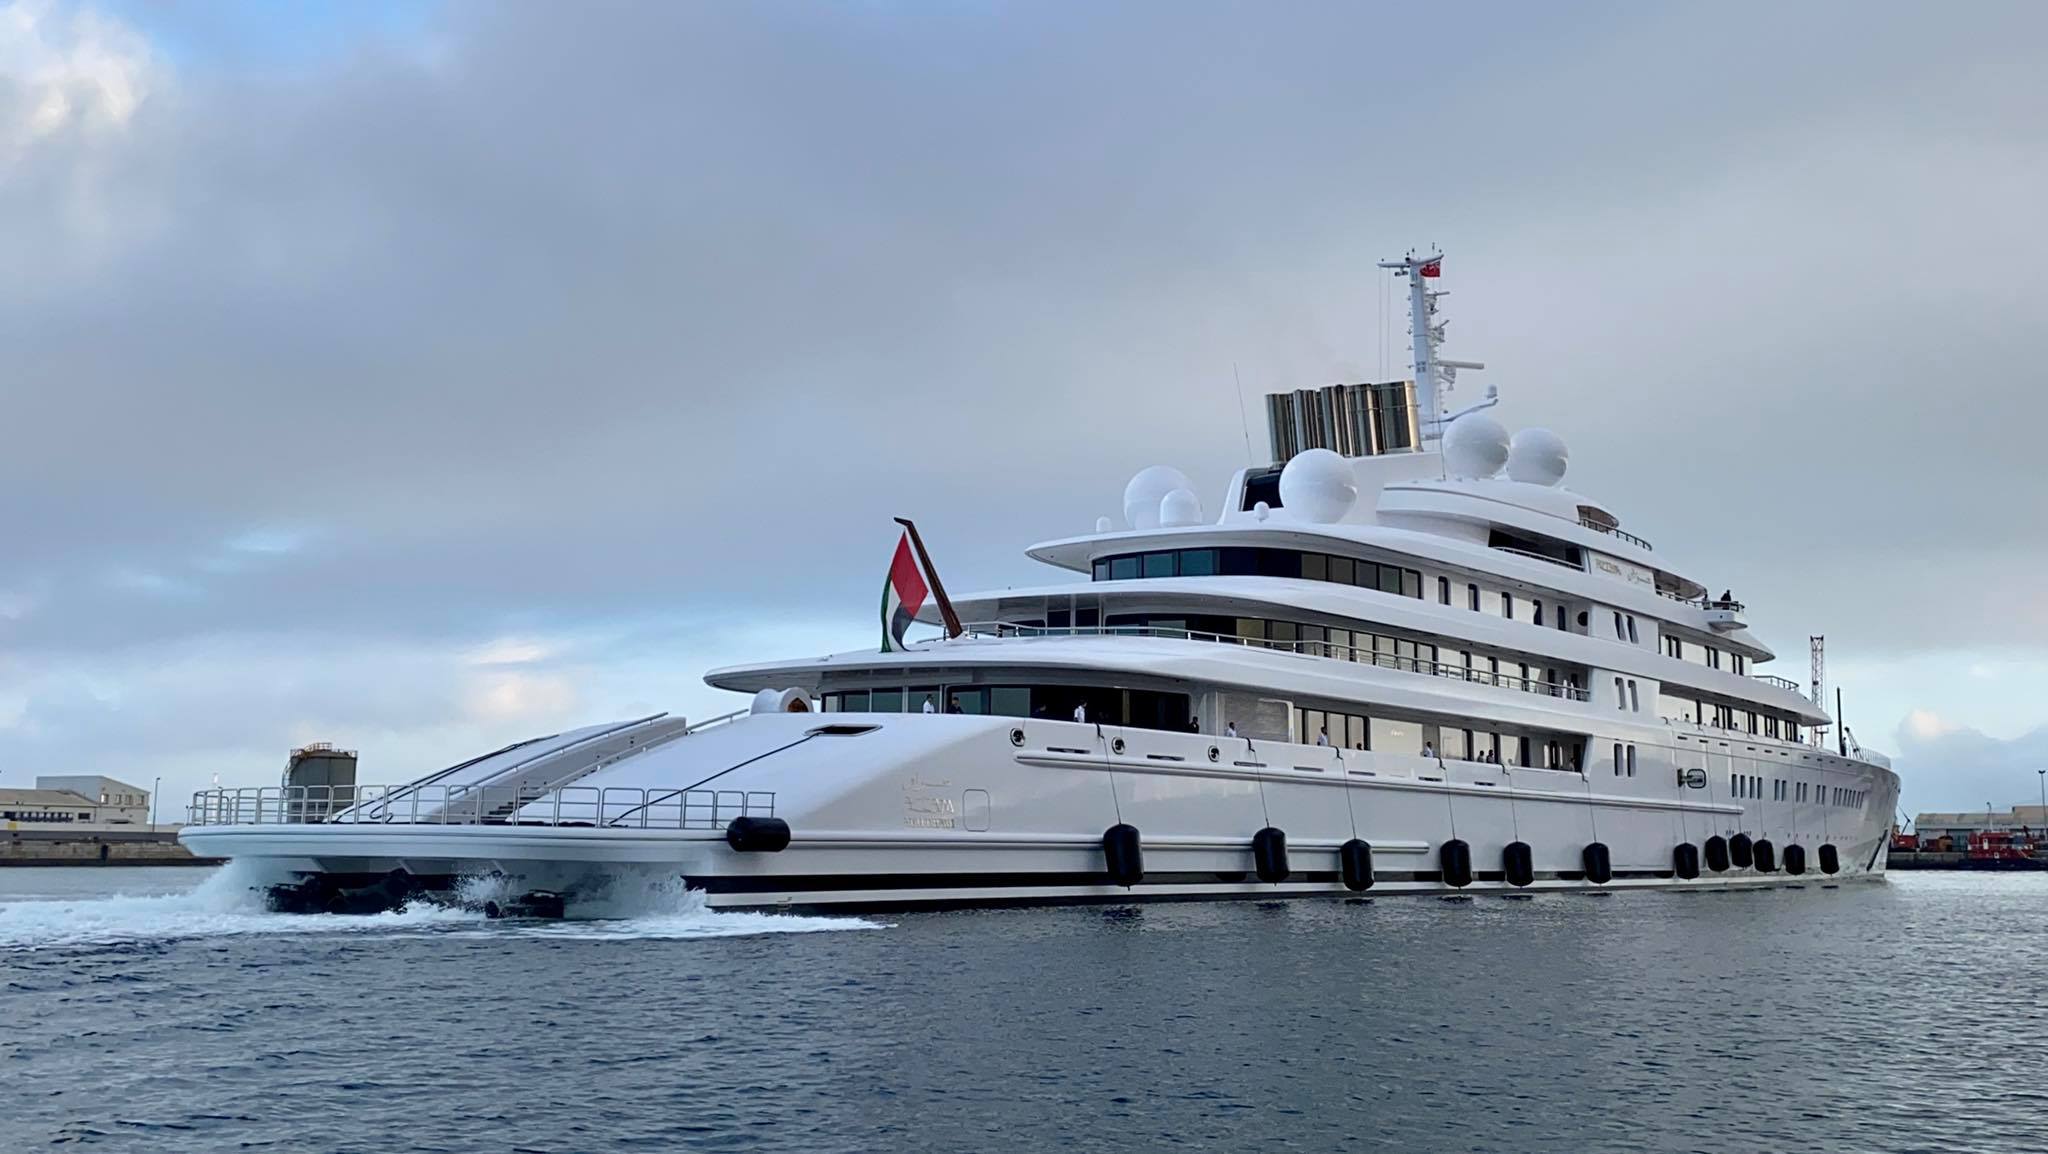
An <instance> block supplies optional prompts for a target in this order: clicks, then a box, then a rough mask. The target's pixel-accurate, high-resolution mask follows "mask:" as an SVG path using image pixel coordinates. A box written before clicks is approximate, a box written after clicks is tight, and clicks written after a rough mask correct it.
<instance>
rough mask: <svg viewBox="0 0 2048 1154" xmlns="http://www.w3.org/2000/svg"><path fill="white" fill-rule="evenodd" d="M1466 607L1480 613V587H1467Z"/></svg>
mask: <svg viewBox="0 0 2048 1154" xmlns="http://www.w3.org/2000/svg"><path fill="white" fill-rule="evenodd" d="M1465 606H1466V608H1468V609H1470V610H1472V612H1474V613H1477V612H1479V586H1477V585H1467V586H1465Z"/></svg>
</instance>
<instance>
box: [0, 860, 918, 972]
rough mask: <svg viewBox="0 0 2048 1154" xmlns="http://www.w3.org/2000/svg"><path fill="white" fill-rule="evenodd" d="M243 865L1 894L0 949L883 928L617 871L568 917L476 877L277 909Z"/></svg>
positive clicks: (698, 934)
mask: <svg viewBox="0 0 2048 1154" xmlns="http://www.w3.org/2000/svg"><path fill="white" fill-rule="evenodd" d="M270 880H271V879H270V878H269V877H267V876H263V875H260V874H258V873H257V872H256V871H254V870H253V869H251V868H248V867H247V866H245V865H244V863H238V862H230V863H228V864H227V865H226V866H223V867H221V869H220V870H219V871H217V872H216V873H215V874H214V875H213V876H211V877H209V878H207V879H206V880H205V881H203V882H201V883H200V884H199V885H198V886H197V887H196V888H194V889H192V890H190V891H189V892H185V893H175V894H151V895H114V896H108V897H94V898H77V899H54V900H53V899H39V900H25V901H10V902H0V951H4V950H24V949H46V948H52V947H77V946H95V945H113V944H118V943H122V942H137V941H175V940H180V939H189V938H217V937H233V936H237V935H245V934H309V933H316V934H317V933H355V934H362V933H386V934H394V933H414V934H418V933H448V932H451V931H452V932H457V933H464V934H466V935H467V934H474V935H505V936H541V937H552V938H564V937H567V938H591V939H620V940H632V939H645V938H669V939H675V938H724V937H737V936H744V935H748V934H777V933H783V934H786V933H816V932H819V931H829V930H862V929H879V928H882V926H881V924H880V923H877V922H872V921H864V920H861V919H858V918H839V917H797V916H792V915H787V914H761V913H748V912H740V911H730V912H717V911H713V910H711V909H709V908H707V907H706V906H705V904H704V895H703V894H702V893H700V892H698V891H694V890H687V889H685V888H684V887H683V885H682V882H681V880H680V879H675V878H668V879H662V878H653V877H646V876H640V875H633V874H624V875H619V876H615V877H611V878H607V879H603V881H602V882H601V883H600V884H599V886H598V888H597V889H596V890H595V891H593V892H590V893H588V894H587V895H581V896H579V899H578V900H577V901H575V902H573V903H572V906H571V909H570V917H569V919H568V920H566V921H560V922H543V921H504V922H493V921H489V920H487V919H485V917H484V915H483V914H482V913H481V912H480V911H479V909H478V908H477V907H479V906H480V905H481V903H482V901H483V900H484V899H486V898H489V897H497V896H503V895H498V894H496V893H495V890H494V887H495V886H497V885H498V883H496V882H493V881H488V880H482V879H479V880H477V881H473V882H471V883H469V884H467V885H465V886H464V887H463V890H462V897H463V898H464V899H465V900H466V901H467V902H471V903H474V904H472V905H471V906H470V907H469V908H451V907H446V906H440V905H435V904H432V903H426V902H421V903H416V904H414V905H412V906H410V907H408V908H407V909H406V910H405V911H404V912H402V913H387V914H370V915H358V914H279V913H272V912H270V911H269V910H267V909H265V908H264V905H263V898H262V894H261V892H260V890H261V886H262V884H263V883H265V882H267V881H270Z"/></svg>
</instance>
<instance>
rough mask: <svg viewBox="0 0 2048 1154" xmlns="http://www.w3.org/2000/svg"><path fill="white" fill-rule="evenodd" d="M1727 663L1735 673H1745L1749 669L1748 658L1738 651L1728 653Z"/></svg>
mask: <svg viewBox="0 0 2048 1154" xmlns="http://www.w3.org/2000/svg"><path fill="white" fill-rule="evenodd" d="M1728 664H1729V667H1730V668H1731V669H1732V670H1733V671H1734V672H1736V673H1746V672H1748V671H1749V658H1747V657H1744V656H1743V655H1742V654H1740V653H1732V654H1729V656H1728Z"/></svg>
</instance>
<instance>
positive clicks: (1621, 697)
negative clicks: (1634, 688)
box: [1614, 677, 1628, 709]
mask: <svg viewBox="0 0 2048 1154" xmlns="http://www.w3.org/2000/svg"><path fill="white" fill-rule="evenodd" d="M1614 707H1615V708H1616V709H1627V708H1628V686H1627V685H1626V684H1625V683H1624V682H1623V681H1622V679H1621V678H1619V677H1617V678H1615V679H1614Z"/></svg>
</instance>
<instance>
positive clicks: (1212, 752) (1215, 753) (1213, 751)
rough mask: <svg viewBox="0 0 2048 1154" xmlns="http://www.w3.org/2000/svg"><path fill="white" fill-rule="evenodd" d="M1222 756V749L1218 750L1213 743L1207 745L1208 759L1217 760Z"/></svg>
mask: <svg viewBox="0 0 2048 1154" xmlns="http://www.w3.org/2000/svg"><path fill="white" fill-rule="evenodd" d="M1222 756H1223V751H1222V750H1219V749H1217V748H1216V747H1215V746H1213V745H1212V746H1210V747H1209V760H1210V761H1216V760H1219V759H1220V758H1222Z"/></svg>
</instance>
